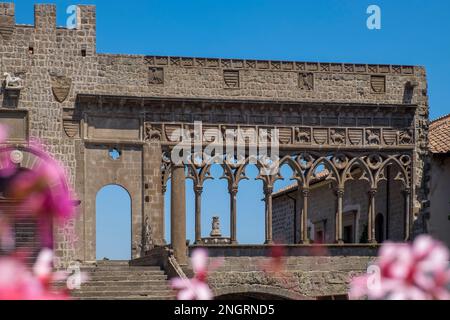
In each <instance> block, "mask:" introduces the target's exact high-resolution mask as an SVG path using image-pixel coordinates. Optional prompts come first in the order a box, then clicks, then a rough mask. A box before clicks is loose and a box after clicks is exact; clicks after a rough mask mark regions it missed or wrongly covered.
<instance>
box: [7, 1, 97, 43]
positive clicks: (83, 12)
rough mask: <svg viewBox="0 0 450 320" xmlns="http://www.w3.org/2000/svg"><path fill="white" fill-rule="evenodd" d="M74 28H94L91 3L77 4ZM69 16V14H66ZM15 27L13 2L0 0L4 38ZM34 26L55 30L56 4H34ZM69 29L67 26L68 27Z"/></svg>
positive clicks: (94, 19) (93, 10) (47, 30)
mask: <svg viewBox="0 0 450 320" xmlns="http://www.w3.org/2000/svg"><path fill="white" fill-rule="evenodd" d="M76 8H77V9H76V12H74V14H75V15H76V17H75V23H76V25H75V28H74V29H75V30H92V31H94V32H95V28H96V10H95V6H92V5H77V7H76ZM68 18H69V16H68ZM16 27H20V26H17V25H16V19H15V6H14V3H5V2H0V34H1V35H2V36H3V38H5V35H6V37H7V36H11V34H12V33H13V32H14V29H15V28H16ZM34 28H35V29H36V30H45V31H46V32H49V31H51V30H56V5H54V4H36V5H35V6H34ZM68 29H69V28H68Z"/></svg>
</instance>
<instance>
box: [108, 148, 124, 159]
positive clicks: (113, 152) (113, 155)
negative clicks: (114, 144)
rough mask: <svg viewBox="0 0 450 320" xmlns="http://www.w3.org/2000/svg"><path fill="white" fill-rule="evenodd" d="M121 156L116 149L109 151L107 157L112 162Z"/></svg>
mask: <svg viewBox="0 0 450 320" xmlns="http://www.w3.org/2000/svg"><path fill="white" fill-rule="evenodd" d="M121 155H122V153H121V152H120V150H119V149H117V148H112V149H110V150H109V157H110V158H111V159H112V160H119V159H120V156H121Z"/></svg>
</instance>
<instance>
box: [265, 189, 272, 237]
mask: <svg viewBox="0 0 450 320" xmlns="http://www.w3.org/2000/svg"><path fill="white" fill-rule="evenodd" d="M272 193H273V187H264V195H265V202H266V215H265V216H266V242H265V244H273V237H272Z"/></svg>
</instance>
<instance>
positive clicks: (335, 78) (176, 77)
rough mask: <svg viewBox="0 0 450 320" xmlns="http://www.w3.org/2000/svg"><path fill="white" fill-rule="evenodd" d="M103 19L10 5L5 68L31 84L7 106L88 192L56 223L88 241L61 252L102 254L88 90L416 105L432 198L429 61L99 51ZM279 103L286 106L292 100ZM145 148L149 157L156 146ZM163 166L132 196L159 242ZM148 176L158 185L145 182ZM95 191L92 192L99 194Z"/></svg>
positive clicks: (86, 10)
mask: <svg viewBox="0 0 450 320" xmlns="http://www.w3.org/2000/svg"><path fill="white" fill-rule="evenodd" d="M95 19H96V13H95V7H93V6H84V5H83V6H79V7H78V19H77V22H78V25H77V27H76V29H73V30H68V29H64V28H59V27H58V28H57V27H56V8H55V6H53V5H42V4H39V5H36V6H35V23H34V25H16V24H15V17H14V5H13V4H11V3H1V4H0V30H1V32H0V72H1V74H3V73H4V72H9V73H13V74H14V75H16V76H20V77H21V78H23V79H24V88H23V89H22V90H21V92H20V97H19V98H18V99H11V98H8V97H7V95H6V94H5V92H2V94H1V95H0V106H1V110H0V111H1V112H4V111H6V110H9V111H11V110H12V111H13V112H19V111H26V112H27V131H26V132H27V135H28V136H29V137H36V138H39V139H41V140H42V141H43V142H45V143H46V145H47V146H48V151H50V152H51V153H52V154H53V155H54V156H55V157H56V158H58V159H59V160H60V161H61V162H62V163H63V164H64V165H65V167H66V168H67V171H68V174H69V178H70V183H71V184H72V186H73V188H74V191H75V192H76V193H77V194H78V195H77V196H78V198H79V199H80V200H82V205H81V207H80V208H79V210H80V216H79V218H78V219H77V220H74V221H70V222H69V223H68V224H67V226H64V227H63V228H61V229H57V230H55V232H56V234H57V241H58V242H59V243H62V242H64V238H65V236H64V235H65V234H68V233H72V234H73V233H76V234H78V235H79V237H78V238H79V242H78V244H75V245H72V244H70V245H68V244H66V243H64V244H59V245H57V254H58V255H59V256H60V257H61V258H62V259H63V261H69V260H71V259H86V258H87V257H92V256H93V253H92V251H91V250H93V249H92V244H91V245H88V246H91V247H90V249H88V250H87V249H86V248H84V246H85V245H87V244H86V239H85V238H84V237H85V236H86V234H84V232H85V231H83V230H90V229H92V228H93V225H92V216H91V214H90V213H89V212H92V205H93V204H92V202H89V201H88V199H87V196H88V191H89V192H92V193H93V194H94V193H96V192H97V191H98V190H94V189H93V186H89V188H90V189H89V190H88V189H87V188H86V186H85V183H86V181H85V178H86V177H89V176H90V175H91V169H90V168H89V167H88V165H87V164H88V163H89V161H91V160H90V159H89V157H90V154H91V152H90V151H85V143H86V141H85V140H86V138H87V137H86V136H85V133H86V132H84V130H85V129H86V125H85V123H84V122H83V121H84V120H85V119H84V118H83V117H84V115H80V114H77V97H78V96H79V95H80V94H90V95H106V96H119V97H120V96H138V97H153V98H179V99H186V98H196V99H207V100H209V101H210V102H214V101H215V102H216V103H219V104H220V101H221V100H223V99H226V100H231V101H234V100H239V101H243V100H244V101H247V102H252V101H265V102H267V103H266V104H267V105H270V104H271V101H272V102H273V101H276V102H278V103H280V104H282V103H283V102H304V103H317V102H323V103H341V104H355V103H358V104H361V105H364V104H368V105H401V106H406V105H409V104H416V105H417V109H416V114H415V115H416V117H415V119H414V124H415V125H414V128H415V136H416V138H417V141H418V142H417V143H418V145H417V149H416V151H417V152H416V159H415V161H416V172H414V175H415V185H416V188H415V190H414V191H415V193H416V194H417V198H416V202H415V206H416V207H417V208H419V207H420V201H422V200H425V199H426V194H425V193H424V192H423V191H422V189H420V187H421V184H422V176H423V173H422V162H423V157H424V156H425V147H426V134H427V119H428V104H427V83H426V75H425V70H424V68H422V67H415V66H401V65H367V64H351V63H315V62H308V63H306V62H281V61H254V60H241V59H204V58H181V57H154V56H130V55H110V54H97V52H96V22H95ZM407 83H409V84H412V86H413V91H412V92H409V93H408V94H405V90H406V89H405V88H406V87H405V86H406V85H407ZM66 94H67V96H66ZM120 104H121V100H120V99H119V98H118V99H117V102H116V104H115V105H112V106H111V109H110V111H109V113H108V114H102V116H106V117H109V118H116V117H118V116H119V115H118V114H117V112H115V111H114V107H115V106H118V105H120ZM121 107H127V106H126V105H125V106H123V105H122V106H121ZM165 108H166V109H167V112H168V113H170V112H182V111H179V110H178V111H176V110H175V111H174V110H173V109H171V106H170V103H167V104H166V105H165ZM287 108H289V107H287ZM394 110H395V109H394ZM147 112H148V111H147ZM273 112H276V113H280V114H282V113H283V111H282V109H279V110H278V111H273ZM333 112H334V113H335V116H339V110H336V111H333ZM393 112H396V111H393ZM377 113H378V109H377V108H374V109H373V114H374V116H375V115H376V114H377ZM135 117H136V119H138V118H139V117H137V116H135ZM139 126H140V129H139V130H140V134H139V136H138V137H136V139H135V140H138V141H128V142H130V143H131V142H132V143H133V145H134V143H137V142H139V143H141V144H143V141H142V140H143V139H144V137H143V134H142V131H143V128H142V126H143V123H142V122H140V124H139ZM122 129H123V128H117V127H110V128H105V134H111V135H112V136H114V135H115V136H117V135H120V133H121V132H122V131H123V130H122ZM105 137H107V136H105ZM23 140H24V139H23ZM100 140H108V141H107V142H108V144H107V146H111V145H113V146H114V143H115V144H116V145H120V143H119V142H120V141H116V142H114V141H112V142H111V139H106V138H102V139H100ZM113 140H114V139H113ZM23 142H24V141H23ZM97 142H102V141H97ZM100 145H101V144H100ZM124 146H125V147H126V146H127V144H125V145H124ZM101 148H103V147H101ZM101 148H100V149H99V150H101ZM145 150H148V152H149V153H150V154H152V149H151V148H150V149H145V148H144V153H145ZM158 155H159V153H158V151H157V152H156V153H154V154H153V155H151V156H150V157H153V156H154V157H155V159H156V158H157V157H158ZM142 156H143V157H145V158H146V159H147V157H148V156H149V155H145V154H144V155H142ZM155 161H156V160H155ZM85 162H86V163H85ZM129 165H132V164H129ZM158 165H159V164H158ZM127 166H128V164H127ZM157 167H158V166H157V165H156V163H153V165H150V167H145V168H144V169H143V171H141V174H142V175H141V176H140V181H139V182H138V181H136V182H133V183H135V184H136V186H135V187H134V189H133V192H134V191H136V192H138V193H139V194H132V198H133V199H135V201H136V205H137V207H139V206H140V204H141V203H144V206H143V207H144V209H143V211H144V212H145V215H146V216H149V215H150V216H151V222H152V226H153V238H154V240H155V242H156V243H163V242H164V241H163V240H164V239H162V235H163V234H164V230H163V228H164V221H163V216H164V214H163V212H162V210H163V205H162V198H163V197H162V194H161V192H160V190H161V186H155V185H154V184H155V183H157V182H156V181H160V178H161V177H160V175H161V174H160V172H158V171H157ZM110 168H113V167H110ZM92 170H98V169H96V168H95V169H94V168H92ZM136 170H137V169H136ZM136 172H137V171H136ZM98 175H100V173H98ZM144 177H145V178H144ZM105 182H106V180H105ZM138 184H139V185H140V186H139V187H138ZM146 184H148V188H146V189H145V191H142V190H143V189H142V188H143V187H144V188H145V185H146ZM98 187H101V186H100V185H99V186H98ZM89 196H90V197H91V196H92V195H91V193H89ZM147 197H148V198H147ZM145 199H148V200H149V201H148V202H147V201H145ZM89 203H90V204H89ZM88 205H89V206H90V207H88ZM143 220H144V215H140V218H139V221H138V218H137V215H134V216H133V221H134V223H137V224H139V223H141V224H142V221H143ZM419 220H420V219H419ZM139 237H140V235H139V232H138V231H136V233H135V234H133V239H134V240H136V239H138V238H139ZM83 252H85V254H83Z"/></svg>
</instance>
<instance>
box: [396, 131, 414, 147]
mask: <svg viewBox="0 0 450 320" xmlns="http://www.w3.org/2000/svg"><path fill="white" fill-rule="evenodd" d="M399 139H400V144H410V143H412V137H411V134H410V132H408V131H403V132H400V135H399Z"/></svg>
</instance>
